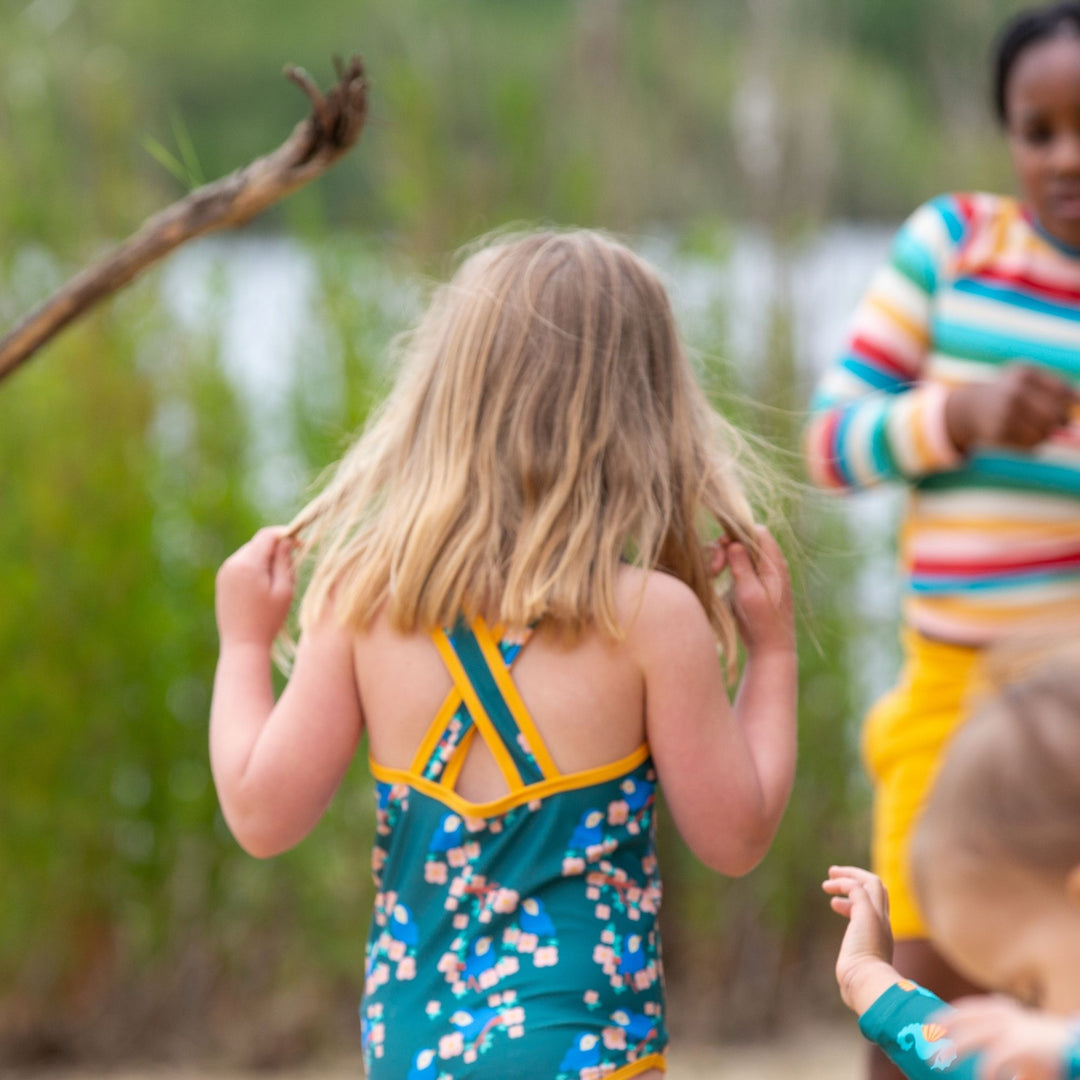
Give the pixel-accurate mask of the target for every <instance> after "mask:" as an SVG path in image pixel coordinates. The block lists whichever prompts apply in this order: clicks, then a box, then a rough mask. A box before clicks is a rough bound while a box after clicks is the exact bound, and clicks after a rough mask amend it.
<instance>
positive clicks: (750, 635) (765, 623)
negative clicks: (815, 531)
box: [710, 525, 795, 656]
mask: <svg viewBox="0 0 1080 1080" xmlns="http://www.w3.org/2000/svg"><path fill="white" fill-rule="evenodd" d="M756 530H757V535H758V557H757V564H756V565H755V563H754V560H753V559H751V558H750V552H749V551H747V549H746V547H745V545H743V544H740V543H738V542H737V541H730V542H723V541H718V542H717V543H716V544H715V545H714V547H713V553H712V559H711V562H710V569H711V571H712V572H713V574H714V575H715V574H719V573H720V572H721V571H722V570H723V569H724V568H725V567H726V568H728V569H729V570H730V571H731V579H732V593H731V602H732V609H733V611H734V614H735V620H736V622H737V623H738V627H739V636H740V637H741V638H742V640H743V644H744V645H745V646H746V650H747V652H748V653H749V654H750V655H751V656H752V655H755V654H759V653H763V652H770V651H785V652H794V650H795V617H794V614H793V605H792V599H791V577H790V575H789V574H788V567H787V562H786V561H785V559H784V553H783V552H782V551H781V550H780V545H779V544H778V543H777V542H776V540H775V539H773V536H772V534H771V533H770V532H769V530H768V529H766V528H765V526H763V525H758V526H756Z"/></svg>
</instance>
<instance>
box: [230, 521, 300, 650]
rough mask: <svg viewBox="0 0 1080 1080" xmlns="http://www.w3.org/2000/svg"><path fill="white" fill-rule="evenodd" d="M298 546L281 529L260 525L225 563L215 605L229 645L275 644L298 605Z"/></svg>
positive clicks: (268, 646) (266, 646) (263, 645)
mask: <svg viewBox="0 0 1080 1080" xmlns="http://www.w3.org/2000/svg"><path fill="white" fill-rule="evenodd" d="M293 545H294V542H293V541H292V540H291V539H290V538H289V537H287V536H286V535H285V530H284V529H282V528H280V527H277V528H267V529H260V530H259V531H258V532H257V533H256V534H255V536H254V537H253V538H252V539H251V540H249V541H248V542H247V543H246V544H245V545H244V546H243V547H242V548H240V549H239V550H238V551H236V552H234V553H233V554H232V555H230V556H229V557H228V558H227V559H226V560H225V562H224V563H222V566H221V569H220V570H219V571H218V575H217V595H216V604H215V606H216V609H217V623H218V633H219V635H220V637H221V644H222V646H223V647H224V646H225V645H226V644H229V645H240V644H249V645H259V646H261V647H265V648H267V649H269V648H270V646H271V644H272V643H273V640H274V638H275V637H276V636H277V634H278V632H279V631H280V630H281V628H282V626H284V625H285V619H286V618H287V617H288V614H289V608H290V607H291V606H292V599H293V590H294V588H295V579H294V575H293V566H292V551H293Z"/></svg>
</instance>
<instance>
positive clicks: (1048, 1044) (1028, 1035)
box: [934, 995, 1077, 1080]
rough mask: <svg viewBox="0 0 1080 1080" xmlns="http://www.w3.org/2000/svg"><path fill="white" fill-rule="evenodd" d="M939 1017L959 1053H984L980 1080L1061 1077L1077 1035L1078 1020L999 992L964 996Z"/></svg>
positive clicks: (981, 1055) (1033, 1079)
mask: <svg viewBox="0 0 1080 1080" xmlns="http://www.w3.org/2000/svg"><path fill="white" fill-rule="evenodd" d="M934 1019H935V1021H937V1022H938V1023H940V1024H941V1025H942V1026H943V1027H944V1028H945V1030H946V1031H947V1032H948V1034H949V1038H950V1039H952V1041H953V1043H954V1044H955V1046H956V1052H957V1054H958V1055H959V1056H960V1057H967V1056H968V1055H970V1054H979V1055H980V1060H979V1072H978V1075H979V1080H1004V1078H1006V1077H1023V1080H1058V1078H1059V1077H1061V1076H1063V1075H1064V1062H1065V1054H1066V1052H1067V1051H1068V1049H1069V1047H1070V1046H1072V1045H1074V1044H1075V1042H1076V1035H1077V1033H1076V1025H1075V1022H1073V1021H1070V1020H1068V1019H1065V1018H1063V1017H1060V1016H1050V1015H1048V1014H1046V1013H1041V1012H1036V1011H1034V1010H1032V1009H1026V1008H1024V1006H1022V1005H1020V1004H1018V1003H1017V1002H1015V1001H1013V1000H1012V999H1011V998H1005V997H998V996H996V995H986V996H982V997H970V998H961V999H960V1000H959V1001H957V1002H955V1003H954V1007H953V1008H951V1009H948V1010H946V1011H944V1012H942V1013H939V1014H938V1015H937V1016H936V1017H934Z"/></svg>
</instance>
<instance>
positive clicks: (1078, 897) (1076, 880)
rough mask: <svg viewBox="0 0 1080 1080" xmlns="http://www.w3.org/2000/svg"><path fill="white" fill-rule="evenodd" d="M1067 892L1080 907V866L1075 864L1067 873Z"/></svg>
mask: <svg viewBox="0 0 1080 1080" xmlns="http://www.w3.org/2000/svg"><path fill="white" fill-rule="evenodd" d="M1065 892H1066V894H1067V895H1068V897H1069V899H1070V900H1071V901H1072V902H1073V903H1074V904H1076V905H1077V906H1078V907H1080V866H1074V867H1073V868H1072V869H1071V870H1070V871H1069V872H1068V873H1067V874H1066V875H1065Z"/></svg>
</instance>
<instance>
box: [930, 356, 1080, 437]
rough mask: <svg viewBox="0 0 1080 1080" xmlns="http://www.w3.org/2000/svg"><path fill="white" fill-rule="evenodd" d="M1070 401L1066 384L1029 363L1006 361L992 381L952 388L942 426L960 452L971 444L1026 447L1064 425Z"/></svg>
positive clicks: (1072, 397) (1070, 392)
mask: <svg viewBox="0 0 1080 1080" xmlns="http://www.w3.org/2000/svg"><path fill="white" fill-rule="evenodd" d="M1075 402H1076V393H1075V392H1074V391H1073V389H1072V387H1071V386H1069V384H1068V383H1065V382H1063V381H1062V380H1061V379H1059V378H1057V377H1056V376H1054V375H1051V374H1050V373H1049V372H1047V371H1044V370H1042V369H1040V368H1037V367H1033V366H1031V365H1030V364H1011V365H1009V366H1008V367H1006V368H1005V369H1004V370H1003V371H1002V372H1001V374H1000V375H999V376H998V377H997V378H996V379H994V380H993V381H992V382H987V383H971V384H970V385H967V386H959V387H957V388H956V389H955V390H953V391H952V392H951V393H950V394H949V397H948V399H947V401H946V403H945V427H946V429H947V430H948V433H949V438H950V439H951V440H952V442H953V444H954V445H955V446H956V448H957V449H958V450H960V451H962V452H966V451H968V450H970V449H971V448H972V447H973V446H977V445H984V446H1011V447H1018V448H1020V449H1030V448H1031V447H1033V446H1038V445H1039V443H1041V442H1043V441H1045V440H1046V439H1047V438H1048V437H1049V436H1050V435H1051V434H1053V432H1054V431H1055V430H1056V429H1058V428H1061V427H1064V426H1065V425H1066V424H1068V422H1069V415H1070V412H1071V410H1072V407H1073V404H1074V403H1075Z"/></svg>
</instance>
